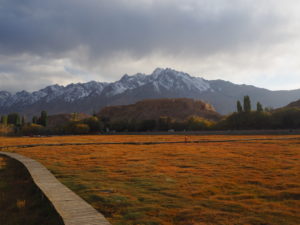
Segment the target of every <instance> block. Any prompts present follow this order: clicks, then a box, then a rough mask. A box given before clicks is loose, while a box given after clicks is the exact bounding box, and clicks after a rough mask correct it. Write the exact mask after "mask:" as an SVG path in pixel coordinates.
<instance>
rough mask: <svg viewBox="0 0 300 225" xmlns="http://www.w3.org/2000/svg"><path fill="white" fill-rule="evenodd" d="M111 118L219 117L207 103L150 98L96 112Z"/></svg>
mask: <svg viewBox="0 0 300 225" xmlns="http://www.w3.org/2000/svg"><path fill="white" fill-rule="evenodd" d="M98 116H100V117H107V118H110V119H111V120H120V119H121V120H122V119H127V120H132V119H135V120H149V119H158V118H159V117H161V116H168V117H172V118H174V119H178V120H184V119H186V118H188V117H190V116H198V117H203V118H204V119H208V120H212V121H217V120H219V119H221V115H220V114H218V113H217V112H216V111H215V109H214V108H213V107H212V106H211V105H210V104H208V103H205V102H202V101H199V100H193V99H188V98H177V99H150V100H144V101H140V102H137V103H135V104H132V105H124V106H109V107H105V108H103V109H102V110H101V111H100V113H99V114H98Z"/></svg>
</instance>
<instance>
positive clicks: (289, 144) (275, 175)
mask: <svg viewBox="0 0 300 225" xmlns="http://www.w3.org/2000/svg"><path fill="white" fill-rule="evenodd" d="M283 137H284V138H287V137H291V138H295V139H291V140H280V138H283ZM184 138H185V137H184V136H177V135H161V136H158V135H155V136H152V135H137V136H135V135H127V136H125V135H122V136H121V135H111V136H104V135H98V136H97V135H94V136H66V137H40V138H39V137H20V138H5V137H1V138H0V146H8V145H24V144H46V143H94V142H95V143H96V142H97V143H98V142H161V141H164V142H170V141H182V140H184ZM254 138H257V139H261V140H256V141H239V142H224V143H198V144H192V143H181V144H163V145H86V146H85V145H82V146H55V147H53V146H52V147H50V146H39V147H32V148H25V149H21V148H20V149H18V148H9V149H8V150H7V151H11V152H16V153H19V154H22V155H25V156H28V157H30V158H33V159H36V160H37V161H39V162H41V163H42V164H43V165H45V166H46V167H47V168H48V169H49V170H50V171H52V172H53V173H54V175H55V176H56V177H57V178H58V179H59V180H60V181H61V182H62V183H64V184H65V185H67V186H68V187H69V188H71V189H72V190H73V191H75V192H76V193H77V194H79V195H80V196H81V197H83V198H84V199H85V200H86V201H88V202H89V203H90V204H91V205H92V206H93V207H95V208H96V209H97V210H99V211H100V212H101V213H103V214H104V215H105V216H106V218H107V219H108V220H109V221H110V222H111V223H112V224H116V225H117V224H119V225H121V224H122V225H127V224H128V225H134V224H136V225H137V224H139V225H142V224H145V225H158V224H162V225H170V224H176V225H177V224H178V225H192V224H193V225H194V224H200V225H204V224H224V225H225V224H226V225H231V224H233V225H238V224H240V225H245V224H253V225H263V224H264V225H271V224H275V225H284V224H287V225H289V224H291V225H298V224H300V213H299V212H300V135H291V136H275V135H254V136H253V135H251V136H236V135H235V136H228V135H226V136H225V135H209V136H196V135H195V136H189V137H188V140H228V139H254ZM267 139H273V140H267ZM276 139H278V140H276Z"/></svg>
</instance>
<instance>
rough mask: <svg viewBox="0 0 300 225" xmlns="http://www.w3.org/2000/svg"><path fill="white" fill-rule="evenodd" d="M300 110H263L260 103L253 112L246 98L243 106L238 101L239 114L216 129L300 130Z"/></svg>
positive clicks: (287, 108) (221, 122)
mask: <svg viewBox="0 0 300 225" xmlns="http://www.w3.org/2000/svg"><path fill="white" fill-rule="evenodd" d="M299 128H300V109H299V108H290V107H286V108H281V109H277V110H273V109H269V108H263V106H262V104H261V103H260V102H257V103H256V109H255V110H252V108H251V100H250V97H249V96H245V97H244V102H243V106H242V104H241V102H240V101H237V112H235V113H232V114H231V115H229V116H227V117H225V118H224V119H223V120H221V121H220V122H218V123H217V124H216V125H215V127H214V129H221V130H228V129H231V130H253V129H258V130H259V129H299Z"/></svg>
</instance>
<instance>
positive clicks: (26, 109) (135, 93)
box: [0, 68, 300, 116]
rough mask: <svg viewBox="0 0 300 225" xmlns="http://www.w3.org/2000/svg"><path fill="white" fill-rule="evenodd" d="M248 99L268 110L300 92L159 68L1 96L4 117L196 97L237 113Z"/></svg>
mask: <svg viewBox="0 0 300 225" xmlns="http://www.w3.org/2000/svg"><path fill="white" fill-rule="evenodd" d="M245 95H249V96H250V98H251V100H252V103H253V107H254V106H255V104H256V102H257V101H260V102H261V103H262V104H263V106H264V107H271V108H277V107H282V106H285V105H287V104H289V103H290V102H292V101H296V100H298V99H300V89H297V90H290V91H271V90H267V89H264V88H258V87H255V86H251V85H244V84H243V85H238V84H234V83H231V82H228V81H224V80H206V79H204V78H201V77H193V76H190V75H189V74H187V73H184V72H179V71H176V70H173V69H160V68H158V69H156V70H155V71H154V72H153V73H152V74H150V75H146V74H142V73H138V74H136V75H133V76H129V75H127V74H126V75H124V76H123V77H122V78H121V79H120V80H118V81H116V82H112V83H105V82H96V81H90V82H88V83H77V84H69V85H67V86H61V85H57V84H56V85H51V86H48V87H46V88H43V89H41V90H39V91H35V92H27V91H21V92H17V93H15V94H12V93H10V92H7V91H0V114H7V113H10V112H19V113H22V114H24V115H27V116H32V115H37V114H39V112H40V111H41V110H46V111H48V113H49V114H60V113H71V112H81V113H90V114H91V113H93V112H98V111H100V109H102V108H104V107H106V106H113V105H126V104H132V103H135V102H137V101H140V100H143V99H154V98H192V99H199V100H203V101H206V102H208V103H210V104H211V105H212V106H213V107H214V108H215V109H216V111H217V112H219V113H221V114H228V113H230V112H233V111H235V108H236V101H237V100H242V99H243V96H245Z"/></svg>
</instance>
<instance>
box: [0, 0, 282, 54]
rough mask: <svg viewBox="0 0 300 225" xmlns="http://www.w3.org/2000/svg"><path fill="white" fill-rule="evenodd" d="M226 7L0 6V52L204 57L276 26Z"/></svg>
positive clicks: (274, 20) (70, 2) (19, 0)
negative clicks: (77, 50)
mask: <svg viewBox="0 0 300 225" xmlns="http://www.w3.org/2000/svg"><path fill="white" fill-rule="evenodd" d="M134 2H135V4H134ZM200 2H201V1H200ZM202 2H207V1H202ZM224 2H227V3H228V1H223V3H224ZM231 2H232V3H233V4H238V5H237V6H232V7H224V8H222V1H218V4H219V8H220V9H218V11H217V12H215V11H216V9H215V7H216V6H215V5H216V4H211V3H206V5H205V4H203V5H202V6H201V5H198V4H196V3H195V1H165V2H164V1H160V3H159V1H140V2H138V1H116V0H110V1H103V0H102V1H101V0H85V1H82V0H64V1H61V0H51V1H50V0H44V1H40V0H25V1H24V0H2V1H1V3H0V4H1V7H0V31H1V36H0V49H1V53H2V54H3V53H4V54H19V53H30V54H38V55H50V56H51V55H61V54H64V53H65V52H68V51H70V50H73V49H75V48H77V47H79V46H83V47H86V48H87V49H88V50H89V51H90V53H91V54H92V56H95V57H97V56H106V55H109V54H111V53H114V52H120V51H121V52H122V51H125V52H129V53H131V54H133V55H137V56H143V55H145V54H149V52H153V51H156V50H160V51H164V52H169V53H178V52H181V51H188V52H189V51H192V52H193V51H195V52H198V54H207V53H214V52H216V51H222V50H226V49H231V50H233V49H235V48H237V47H239V46H240V45H241V44H244V43H248V44H252V42H253V41H256V42H257V40H259V39H265V38H266V37H265V35H267V36H268V35H270V34H272V30H273V29H274V27H275V28H276V27H277V26H279V25H281V24H280V22H279V18H278V17H275V16H274V15H272V13H271V12H266V11H265V12H263V13H257V12H256V11H255V10H253V9H251V6H250V5H246V7H238V6H239V5H243V4H239V3H238V2H239V1H231ZM207 5H211V7H207ZM220 5H221V6H220ZM225 6H226V4H225ZM193 7H194V8H193ZM247 7H250V8H247ZM262 31H263V32H262ZM266 31H270V32H266ZM267 38H270V37H269V36H268V37H267Z"/></svg>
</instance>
